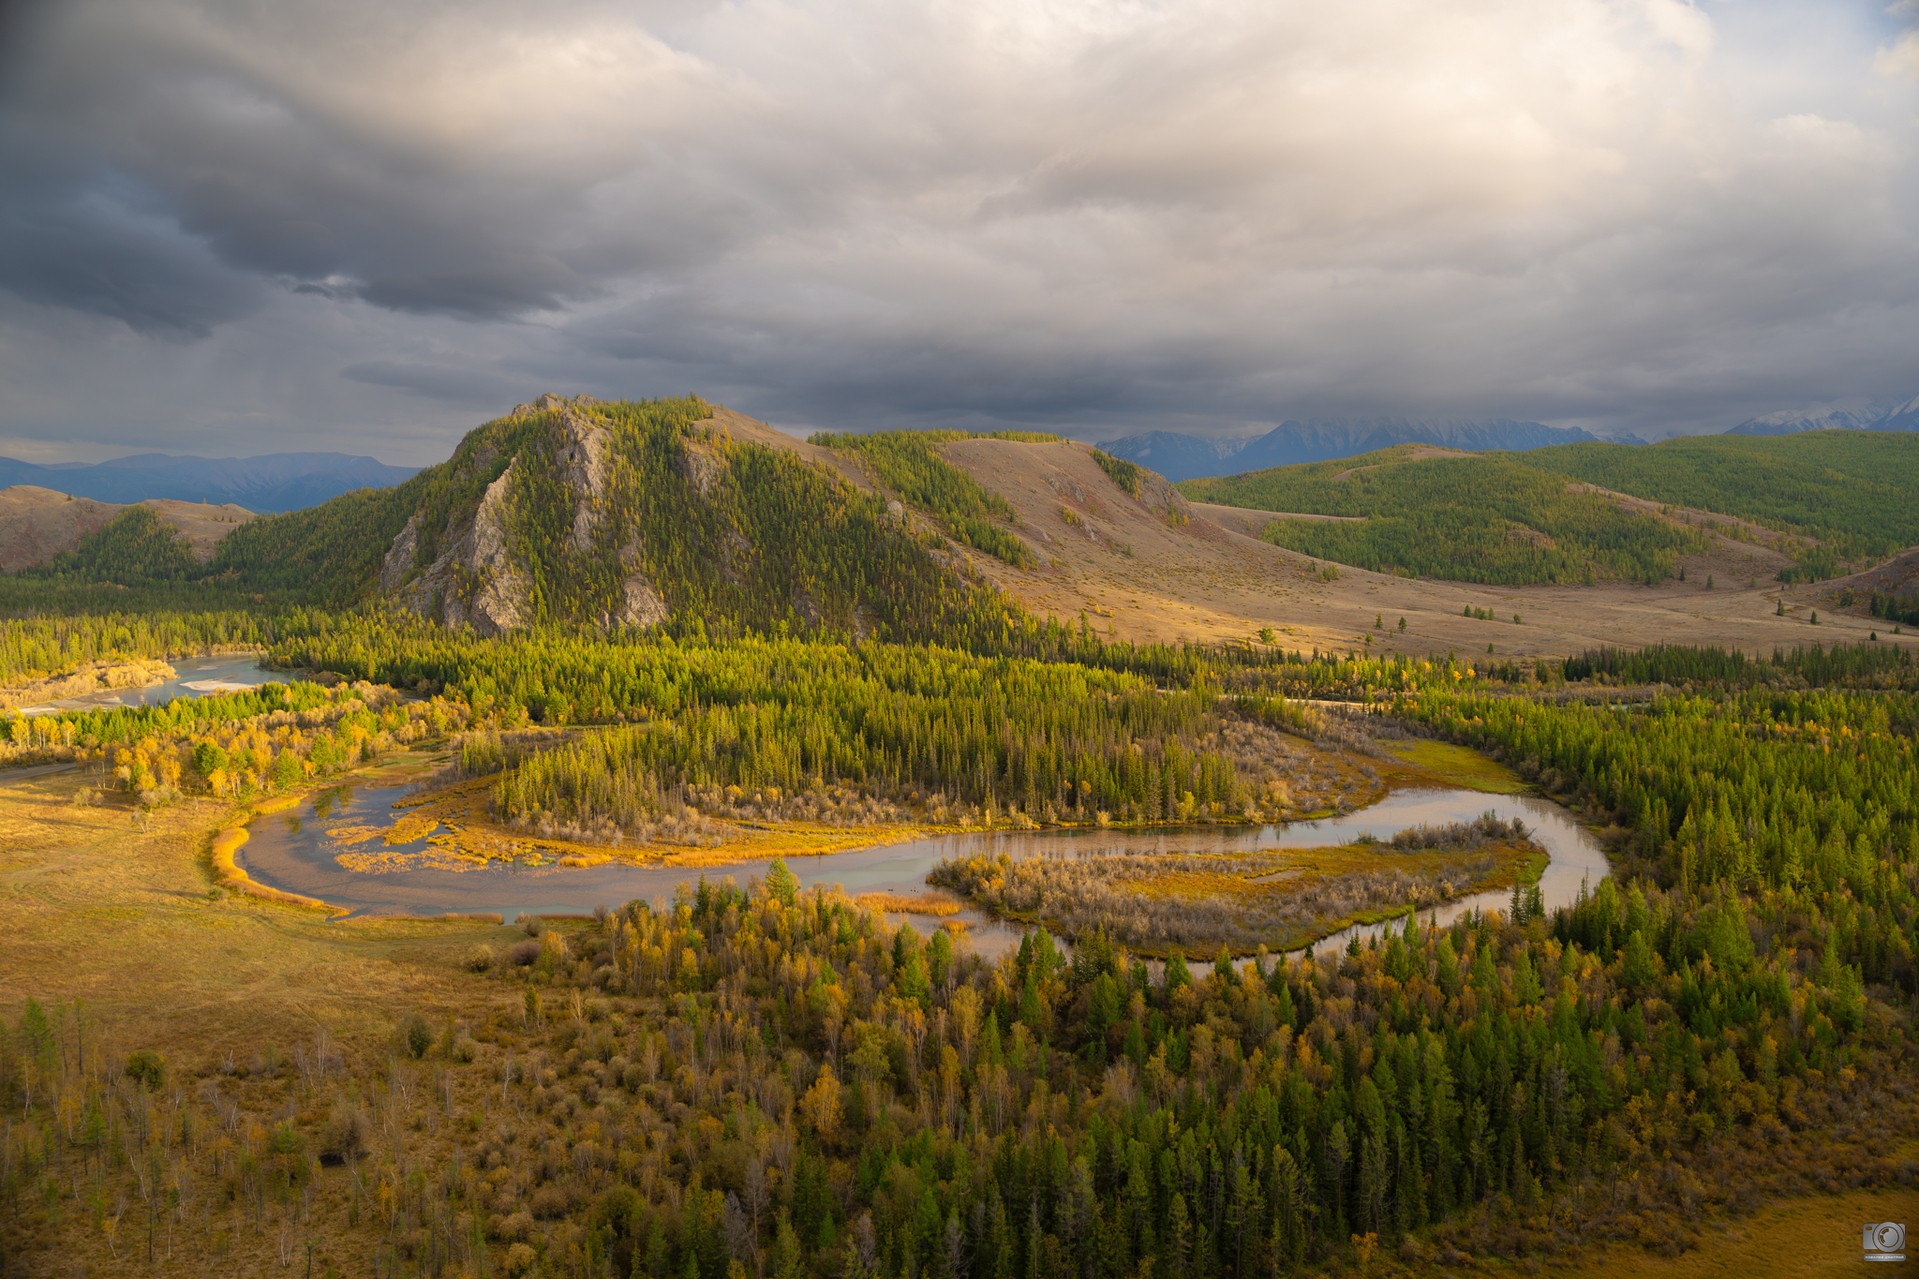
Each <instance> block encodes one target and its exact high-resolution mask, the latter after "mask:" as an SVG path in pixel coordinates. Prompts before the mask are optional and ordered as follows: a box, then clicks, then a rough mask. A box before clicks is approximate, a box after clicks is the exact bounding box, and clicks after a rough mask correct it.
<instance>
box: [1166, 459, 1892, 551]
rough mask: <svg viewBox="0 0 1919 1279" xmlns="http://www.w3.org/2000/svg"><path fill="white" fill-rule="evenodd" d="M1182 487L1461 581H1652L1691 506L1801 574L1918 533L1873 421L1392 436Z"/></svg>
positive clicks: (1306, 545)
mask: <svg viewBox="0 0 1919 1279" xmlns="http://www.w3.org/2000/svg"><path fill="white" fill-rule="evenodd" d="M1180 488H1181V489H1182V490H1183V491H1184V492H1185V493H1186V495H1187V496H1188V497H1190V498H1193V499H1195V500H1198V501H1204V502H1216V503H1220V504H1223V505H1228V506H1238V507H1244V508H1249V509H1253V510H1263V511H1273V512H1277V513H1280V514H1282V515H1284V514H1298V515H1310V516H1316V517H1319V518H1317V519H1312V520H1306V519H1285V518H1280V519H1275V520H1274V521H1273V522H1272V524H1271V525H1270V526H1268V528H1267V529H1266V531H1265V537H1266V538H1267V540H1268V541H1271V542H1274V543H1276V544H1277V545H1280V546H1285V547H1288V548H1290V549H1293V550H1297V551H1301V552H1304V553H1306V554H1310V555H1315V556H1319V557H1322V558H1325V559H1330V560H1335V561H1338V562H1340V563H1345V564H1355V565H1359V566H1361V567H1364V568H1371V569H1378V570H1381V571H1386V572H1404V573H1411V574H1415V575H1419V576H1429V577H1444V578H1453V579H1458V580H1464V581H1480V582H1498V583H1509V584H1522V583H1535V582H1562V583H1580V582H1591V581H1595V580H1603V579H1608V578H1611V579H1619V580H1628V581H1658V580H1661V579H1663V578H1664V577H1666V576H1668V575H1669V574H1671V573H1672V572H1673V571H1674V569H1675V566H1676V564H1677V562H1678V558H1679V556H1680V555H1682V554H1684V553H1688V552H1690V551H1693V550H1696V549H1698V548H1699V546H1700V545H1701V543H1700V537H1701V533H1700V530H1701V529H1702V528H1703V527H1705V521H1701V520H1699V519H1697V518H1689V517H1688V515H1687V511H1688V510H1689V511H1692V512H1710V513H1712V514H1714V515H1718V516H1724V517H1730V519H1731V520H1736V521H1740V522H1742V523H1741V526H1733V525H1731V524H1728V523H1725V522H1721V523H1719V524H1717V525H1716V526H1715V527H1716V529H1717V531H1718V532H1720V533H1723V534H1727V535H1730V536H1736V537H1740V538H1744V539H1755V540H1756V539H1764V538H1766V536H1767V535H1768V534H1779V535H1781V536H1780V537H1779V538H1777V539H1773V540H1776V541H1777V542H1778V543H1779V546H1780V549H1782V550H1786V551H1787V552H1788V553H1789V554H1790V555H1791V556H1792V557H1793V558H1794V559H1795V560H1796V561H1797V563H1796V564H1795V565H1794V567H1793V568H1792V569H1791V570H1789V573H1790V574H1791V575H1797V576H1801V577H1830V576H1834V575H1837V574H1839V573H1843V572H1847V571H1850V570H1852V569H1856V568H1861V567H1864V566H1866V565H1868V564H1870V563H1874V562H1877V561H1879V560H1883V559H1885V558H1886V557H1887V556H1890V555H1892V554H1894V553H1896V552H1897V551H1899V550H1901V549H1902V548H1905V547H1909V546H1913V545H1916V544H1919V435H1907V434H1889V433H1884V432H1865V431H1819V432H1810V433H1807V434H1804V435H1797V436H1789V437H1783V438H1746V437H1738V436H1724V435H1719V436H1695V437H1683V438H1679V439H1673V440H1667V441H1665V442H1664V443H1661V444H1655V445H1630V446H1629V445H1620V444H1604V443H1596V442H1595V443H1579V444H1567V445H1560V446H1555V447H1549V448H1540V449H1534V450H1531V451H1529V452H1526V453H1460V452H1457V451H1449V450H1438V449H1431V448H1423V447H1419V446H1403V447H1400V448H1395V449H1389V450H1385V451H1383V452H1379V453H1372V454H1367V455H1364V456H1361V457H1354V458H1347V459H1345V460H1343V461H1339V462H1320V463H1314V464H1310V465H1304V466H1286V467H1273V468H1270V469H1268V470H1263V471H1252V472H1248V473H1246V474H1243V475H1234V476H1226V477H1223V478H1219V479H1202V480H1189V481H1186V482H1185V483H1183V484H1181V485H1180ZM1632 499H1638V500H1637V501H1634V500H1632ZM1677 508H1686V510H1681V509H1677ZM1326 516H1335V517H1344V518H1343V519H1340V520H1337V521H1327V520H1326V519H1325V518H1324V517H1326Z"/></svg>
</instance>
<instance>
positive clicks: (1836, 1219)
mask: <svg viewBox="0 0 1919 1279" xmlns="http://www.w3.org/2000/svg"><path fill="white" fill-rule="evenodd" d="M1878 1221H1900V1222H1904V1223H1906V1226H1907V1229H1908V1230H1909V1231H1912V1232H1914V1234H1915V1238H1919V1186H1887V1187H1884V1188H1881V1189H1877V1190H1854V1191H1850V1192H1848V1193H1846V1194H1840V1195H1815V1196H1810V1197H1807V1198H1803V1199H1787V1200H1783V1201H1781V1202H1778V1203H1774V1204H1770V1205H1767V1206H1766V1207H1764V1208H1762V1209H1760V1210H1759V1211H1758V1212H1757V1213H1755V1214H1754V1215H1752V1216H1751V1217H1747V1218H1745V1219H1743V1220H1716V1221H1712V1222H1708V1223H1706V1225H1705V1226H1704V1227H1703V1229H1702V1231H1701V1233H1702V1235H1703V1236H1704V1237H1703V1238H1702V1239H1701V1241H1700V1244H1699V1246H1698V1247H1697V1248H1695V1249H1693V1250H1692V1251H1690V1252H1686V1253H1683V1254H1681V1255H1680V1256H1677V1257H1661V1256H1656V1255H1654V1254H1652V1253H1649V1252H1646V1251H1644V1250H1643V1249H1639V1248H1632V1247H1625V1246H1614V1247H1609V1248H1604V1249H1594V1250H1592V1251H1590V1252H1587V1253H1586V1254H1585V1255H1583V1256H1581V1257H1579V1258H1578V1259H1577V1260H1573V1261H1568V1262H1558V1263H1553V1264H1549V1265H1547V1266H1545V1267H1544V1268H1543V1273H1545V1274H1547V1275H1558V1276H1565V1279H1614V1277H1615V1276H1618V1275H1634V1276H1639V1277H1640V1279H1722V1277H1723V1279H1775V1277H1776V1279H1802V1277H1805V1276H1818V1275H1842V1274H1843V1275H1860V1274H1878V1275H1883V1276H1886V1277H1887V1279H1890V1276H1893V1275H1907V1274H1911V1273H1912V1272H1913V1271H1915V1270H1919V1263H1915V1262H1913V1261H1911V1260H1908V1261H1907V1262H1905V1263H1904V1264H1903V1265H1902V1264H1899V1263H1896V1262H1895V1263H1891V1264H1884V1263H1882V1264H1878V1265H1868V1264H1866V1263H1865V1262H1864V1261H1863V1260H1862V1256H1863V1254H1862V1252H1861V1249H1860V1239H1859V1231H1860V1227H1861V1226H1863V1225H1864V1224H1865V1223H1867V1222H1878ZM1915 1255H1919V1249H1915V1248H1914V1247H1913V1246H1912V1245H1911V1244H1910V1243H1909V1245H1908V1247H1907V1250H1906V1256H1907V1257H1908V1258H1911V1257H1913V1256H1915ZM1484 1271H1485V1272H1486V1273H1504V1272H1508V1271H1511V1272H1512V1273H1521V1271H1520V1270H1518V1269H1516V1268H1513V1267H1506V1266H1492V1265H1488V1266H1485V1267H1484ZM1541 1272H1542V1271H1541V1270H1540V1269H1538V1268H1535V1267H1531V1266H1528V1267H1526V1268H1525V1270H1524V1271H1523V1273H1528V1274H1533V1273H1541Z"/></svg>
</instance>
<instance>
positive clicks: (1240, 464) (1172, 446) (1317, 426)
mask: <svg viewBox="0 0 1919 1279" xmlns="http://www.w3.org/2000/svg"><path fill="white" fill-rule="evenodd" d="M1598 438H1599V437H1598V436H1596V435H1593V434H1590V433H1589V432H1586V431H1582V430H1579V429H1578V428H1576V427H1560V426H1547V425H1546V424H1545V423H1544V422H1518V421H1514V420H1513V419H1511V418H1494V419H1491V420H1489V421H1478V422H1474V421H1457V420H1448V419H1421V418H1342V419H1329V418H1307V419H1305V420H1303V421H1296V420H1288V421H1285V422H1281V423H1280V424H1279V425H1278V426H1276V427H1274V428H1273V429H1272V430H1270V431H1268V432H1267V433H1266V434H1264V435H1259V436H1254V437H1253V438H1251V439H1240V440H1218V439H1209V438H1207V437H1205V436H1199V435H1185V434H1182V433H1180V432H1177V431H1147V432H1144V433H1142V434H1139V435H1128V436H1126V437H1124V438H1122V439H1117V440H1109V441H1107V442H1106V443H1104V444H1102V445H1101V446H1100V447H1101V448H1103V449H1105V450H1106V451H1107V452H1108V453H1111V454H1112V455H1113V456H1115V457H1123V458H1125V459H1127V460H1128V461H1131V462H1137V463H1139V464H1140V465H1141V466H1147V467H1151V468H1152V469H1153V470H1155V471H1158V472H1159V473H1160V474H1161V475H1164V476H1165V477H1166V478H1167V479H1169V480H1193V479H1199V478H1201V477H1202V476H1209V475H1234V474H1238V473H1239V472H1242V471H1258V470H1263V469H1265V468H1266V467H1269V466H1292V465H1294V464H1296V463H1299V462H1327V461H1331V460H1333V459H1335V458H1342V457H1352V456H1353V455H1354V454H1357V453H1371V452H1373V451H1374V450H1376V449H1384V448H1391V447H1392V446H1393V445H1395V444H1437V445H1441V446H1443V447H1445V448H1455V449H1469V450H1472V451H1474V452H1479V451H1483V450H1487V449H1536V448H1544V447H1545V446H1547V445H1549V444H1578V443H1582V442H1585V441H1589V440H1597V439H1598Z"/></svg>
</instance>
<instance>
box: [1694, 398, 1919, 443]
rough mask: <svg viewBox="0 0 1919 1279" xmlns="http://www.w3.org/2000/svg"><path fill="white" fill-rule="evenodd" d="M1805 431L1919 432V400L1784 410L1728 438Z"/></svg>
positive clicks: (1734, 431) (1755, 420) (1735, 429)
mask: <svg viewBox="0 0 1919 1279" xmlns="http://www.w3.org/2000/svg"><path fill="white" fill-rule="evenodd" d="M1801 431H1919V396H1914V397H1913V398H1912V399H1910V400H1907V401H1905V402H1904V403H1898V402H1895V401H1892V400H1879V401H1874V402H1870V403H1866V402H1859V401H1851V402H1847V401H1842V402H1840V403H1837V404H1826V405H1821V406H1819V407H1817V408H1809V409H1781V410H1780V411H1779V412H1777V413H1766V414H1763V415H1761V416H1759V417H1756V418H1752V419H1751V420H1750V421H1745V422H1741V423H1740V424H1739V425H1738V426H1735V427H1733V428H1732V429H1731V430H1729V431H1727V432H1726V434H1728V435H1797V434H1799V433H1800V432H1801Z"/></svg>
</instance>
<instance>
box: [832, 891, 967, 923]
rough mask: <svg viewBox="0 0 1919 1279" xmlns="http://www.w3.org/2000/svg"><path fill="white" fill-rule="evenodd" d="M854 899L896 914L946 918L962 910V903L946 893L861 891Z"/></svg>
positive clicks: (868, 906)
mask: <svg viewBox="0 0 1919 1279" xmlns="http://www.w3.org/2000/svg"><path fill="white" fill-rule="evenodd" d="M853 900H855V901H857V902H858V903H859V904H860V905H862V906H865V907H867V908H869V909H871V910H883V911H887V912H889V913H891V914H895V915H931V916H933V917H934V918H936V919H944V918H946V917H947V916H948V915H957V914H959V912H960V904H959V903H958V902H956V901H954V900H953V899H952V898H951V897H948V896H946V895H945V894H944V893H912V894H908V893H861V894H860V895H859V896H858V897H856V898H854V899H853Z"/></svg>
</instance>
